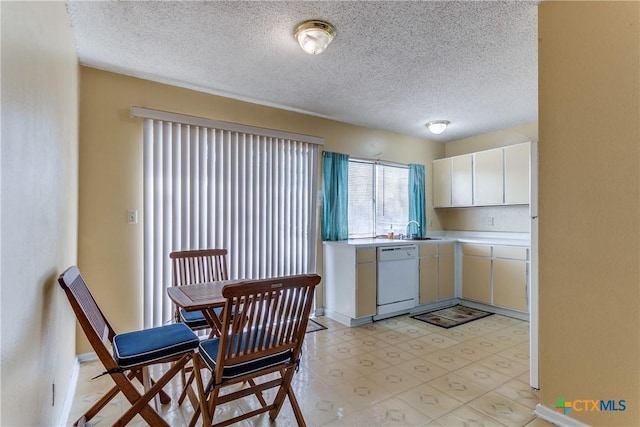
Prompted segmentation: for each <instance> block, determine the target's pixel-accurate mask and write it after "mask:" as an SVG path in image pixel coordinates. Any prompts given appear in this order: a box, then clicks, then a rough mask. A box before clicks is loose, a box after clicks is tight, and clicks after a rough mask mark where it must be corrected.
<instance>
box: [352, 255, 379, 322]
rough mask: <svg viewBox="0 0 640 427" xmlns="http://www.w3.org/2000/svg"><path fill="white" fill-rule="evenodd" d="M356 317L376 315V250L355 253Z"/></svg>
mask: <svg viewBox="0 0 640 427" xmlns="http://www.w3.org/2000/svg"><path fill="white" fill-rule="evenodd" d="M356 260H357V264H356V313H355V314H356V317H363V316H373V315H375V314H376V279H377V273H376V271H377V269H376V248H367V249H358V250H357V251H356Z"/></svg>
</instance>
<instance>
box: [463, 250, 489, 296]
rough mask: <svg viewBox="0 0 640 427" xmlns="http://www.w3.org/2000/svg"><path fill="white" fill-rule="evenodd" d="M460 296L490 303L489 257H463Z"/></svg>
mask: <svg viewBox="0 0 640 427" xmlns="http://www.w3.org/2000/svg"><path fill="white" fill-rule="evenodd" d="M462 297H463V298H465V299H470V300H474V301H479V302H483V303H485V304H491V258H487V257H479V256H471V255H465V256H464V257H463V260H462Z"/></svg>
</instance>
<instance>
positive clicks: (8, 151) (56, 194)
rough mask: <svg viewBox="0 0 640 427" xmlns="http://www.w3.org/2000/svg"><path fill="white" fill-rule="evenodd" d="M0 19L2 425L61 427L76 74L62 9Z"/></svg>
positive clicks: (66, 379)
mask: <svg viewBox="0 0 640 427" xmlns="http://www.w3.org/2000/svg"><path fill="white" fill-rule="evenodd" d="M0 11H1V15H2V145H1V147H2V148H1V149H2V155H1V158H2V167H1V176H2V178H1V182H2V190H1V194H2V199H1V200H2V214H1V215H2V223H1V224H2V225H1V228H0V235H1V241H2V244H1V247H2V266H1V284H2V285H1V286H2V298H1V300H2V302H1V306H2V308H1V310H0V311H1V317H2V320H1V324H2V333H1V335H2V345H1V348H2V367H1V372H2V380H1V381H0V383H1V388H2V393H1V394H2V395H1V398H0V400H1V402H2V410H1V412H0V425H3V426H51V425H59V423H61V422H64V421H66V420H64V419H61V417H62V416H63V415H64V414H63V413H62V409H63V404H64V401H65V399H66V397H67V396H66V393H67V390H69V386H70V379H71V378H70V376H71V373H72V372H73V366H74V361H75V340H74V338H75V330H76V322H75V318H74V316H73V312H72V311H71V308H70V306H69V303H68V301H67V299H66V297H65V295H64V293H63V291H62V289H60V287H59V286H58V284H57V282H56V279H57V277H58V275H59V274H60V273H61V272H62V271H63V270H64V269H65V268H66V267H68V266H69V265H72V264H75V262H76V249H77V208H78V205H77V197H78V193H77V185H78V178H77V177H78V151H77V150H78V64H77V60H76V53H75V44H74V41H73V37H72V35H71V28H70V24H69V18H68V17H67V11H66V8H65V4H64V3H63V2H42V3H38V2H4V1H3V2H1V3H0ZM52 383H55V385H56V386H55V390H56V392H55V402H53V400H52V399H53V397H54V396H52V395H53V391H52Z"/></svg>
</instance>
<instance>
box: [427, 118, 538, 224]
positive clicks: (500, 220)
mask: <svg viewBox="0 0 640 427" xmlns="http://www.w3.org/2000/svg"><path fill="white" fill-rule="evenodd" d="M529 141H538V123H537V122H536V123H528V124H526V125H522V126H516V127H512V128H507V129H503V130H499V131H496V132H490V133H485V134H482V135H477V136H472V137H469V138H464V139H458V140H456V141H451V142H448V143H447V144H446V145H445V155H446V157H452V156H459V155H461V154H468V153H473V152H476V151H482V150H489V149H492V148H498V147H505V146H507V145H514V144H520V143H522V142H529ZM436 215H437V217H438V219H439V224H440V225H441V227H442V228H443V229H446V230H456V231H489V232H517V233H528V232H529V230H530V221H529V205H517V206H486V207H473V208H452V209H436ZM489 217H492V218H493V219H494V222H493V225H489V222H488V218H489Z"/></svg>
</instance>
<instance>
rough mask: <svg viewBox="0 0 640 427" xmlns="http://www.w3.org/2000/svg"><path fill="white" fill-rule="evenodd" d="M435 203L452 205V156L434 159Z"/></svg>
mask: <svg viewBox="0 0 640 427" xmlns="http://www.w3.org/2000/svg"><path fill="white" fill-rule="evenodd" d="M433 205H434V206H435V207H437V208H438V207H449V206H451V158H446V159H439V160H434V161H433Z"/></svg>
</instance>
